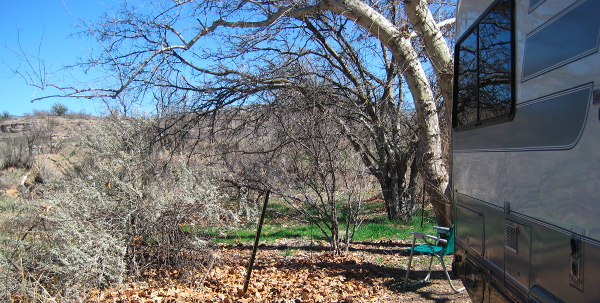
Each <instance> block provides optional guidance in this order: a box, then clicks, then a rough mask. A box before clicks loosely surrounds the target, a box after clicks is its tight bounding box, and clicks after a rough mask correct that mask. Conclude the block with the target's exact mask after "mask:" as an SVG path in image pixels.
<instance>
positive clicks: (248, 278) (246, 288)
mask: <svg viewBox="0 0 600 303" xmlns="http://www.w3.org/2000/svg"><path fill="white" fill-rule="evenodd" d="M270 193H271V191H270V190H267V192H266V194H265V201H264V203H263V207H262V212H261V214H260V220H259V222H258V229H257V231H256V237H254V246H253V247H252V255H251V256H250V262H249V263H248V270H247V271H246V281H245V282H244V293H246V292H247V291H248V284H249V283H250V277H251V276H252V268H253V267H254V258H255V257H256V250H257V249H258V242H259V240H260V233H261V231H262V226H263V222H264V221H265V213H266V212H267V204H268V203H269V194H270Z"/></svg>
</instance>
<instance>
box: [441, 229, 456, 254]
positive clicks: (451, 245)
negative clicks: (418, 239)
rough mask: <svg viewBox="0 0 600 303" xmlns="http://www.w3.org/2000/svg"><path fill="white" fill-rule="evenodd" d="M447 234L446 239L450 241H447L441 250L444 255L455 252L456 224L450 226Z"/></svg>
mask: <svg viewBox="0 0 600 303" xmlns="http://www.w3.org/2000/svg"><path fill="white" fill-rule="evenodd" d="M447 235H448V237H447V238H446V240H447V241H448V242H447V243H446V246H445V247H444V249H443V250H442V252H441V253H442V256H445V255H449V254H451V253H453V252H454V226H451V227H450V230H449V232H448V234H447Z"/></svg>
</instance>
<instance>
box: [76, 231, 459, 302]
mask: <svg viewBox="0 0 600 303" xmlns="http://www.w3.org/2000/svg"><path fill="white" fill-rule="evenodd" d="M406 246H407V245H406V244H405V243H402V242H395V243H394V242H378V243H376V242H367V243H355V244H352V245H351V247H350V249H349V252H348V253H347V254H343V255H333V254H331V253H330V252H328V251H327V250H326V249H325V248H324V247H321V246H317V245H297V243H295V244H294V245H289V243H286V240H282V241H281V242H280V243H276V244H274V245H262V246H261V247H260V248H259V251H258V254H257V256H256V261H255V265H254V270H253V272H252V277H251V279H250V283H249V288H248V291H247V292H246V293H244V292H243V286H244V281H245V278H246V272H247V269H246V268H247V264H248V260H249V259H250V254H251V247H248V246H242V245H238V246H225V245H220V246H216V247H215V248H214V250H213V256H214V262H213V263H212V264H208V265H207V269H208V272H207V270H204V271H201V272H197V273H189V272H180V271H172V272H164V271H162V272H161V271H154V272H153V271H149V272H148V274H147V275H146V277H145V281H143V282H129V283H125V284H124V285H122V286H120V287H115V288H112V289H108V290H104V291H94V292H92V293H91V294H90V295H89V297H88V301H89V302H230V303H233V302H470V299H469V296H468V294H467V292H466V291H463V292H461V293H458V294H455V293H454V292H453V291H452V289H451V288H450V286H449V284H448V282H447V281H446V280H445V279H444V275H443V272H442V267H441V266H440V265H439V263H438V264H436V263H437V262H434V270H433V274H432V279H431V280H430V282H428V283H423V284H421V285H418V286H415V287H412V288H409V289H408V290H407V291H403V290H402V286H403V281H404V276H405V274H406V271H405V268H406V264H407V263H408V256H407V255H406V253H405V251H404V249H405V248H406ZM447 259H450V258H448V257H447ZM428 260H429V259H428V257H426V256H417V257H415V259H414V263H413V265H414V266H415V267H413V268H415V269H416V270H415V271H414V272H412V271H411V275H410V280H411V281H416V280H417V279H419V278H422V277H424V276H425V274H426V269H427V265H428ZM449 262H450V261H449V260H447V264H449ZM453 282H454V283H455V285H456V286H457V287H462V283H461V282H460V280H459V279H454V280H453Z"/></svg>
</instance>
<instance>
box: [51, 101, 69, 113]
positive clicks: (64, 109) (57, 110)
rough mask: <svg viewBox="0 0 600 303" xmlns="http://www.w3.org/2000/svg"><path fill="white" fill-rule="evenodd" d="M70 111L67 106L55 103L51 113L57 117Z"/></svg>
mask: <svg viewBox="0 0 600 303" xmlns="http://www.w3.org/2000/svg"><path fill="white" fill-rule="evenodd" d="M68 110H69V109H68V108H67V107H66V106H64V105H62V104H60V103H54V105H52V109H51V110H50V112H51V113H52V114H53V115H55V116H62V115H64V114H66V113H67V111H68Z"/></svg>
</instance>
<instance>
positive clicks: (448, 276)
mask: <svg viewBox="0 0 600 303" xmlns="http://www.w3.org/2000/svg"><path fill="white" fill-rule="evenodd" d="M441 262H442V268H443V269H444V274H446V279H448V283H450V287H452V290H454V292H457V293H458V292H461V291H463V290H465V288H464V287H463V288H460V289H456V287H454V284H453V283H452V279H450V274H449V273H448V270H447V269H446V264H444V260H441Z"/></svg>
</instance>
